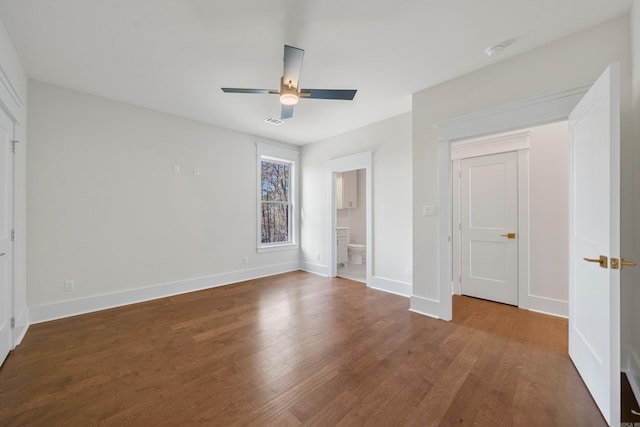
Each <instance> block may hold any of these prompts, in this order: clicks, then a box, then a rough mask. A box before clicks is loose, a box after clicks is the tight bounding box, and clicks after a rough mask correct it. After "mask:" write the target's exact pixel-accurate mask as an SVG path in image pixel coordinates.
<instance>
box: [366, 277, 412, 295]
mask: <svg viewBox="0 0 640 427" xmlns="http://www.w3.org/2000/svg"><path fill="white" fill-rule="evenodd" d="M369 287H370V288H372V289H377V290H379V291H384V292H388V293H390V294H395V295H400V296H403V297H407V298H409V297H410V296H411V292H412V286H411V283H405V282H399V281H397V280H391V279H385V278H384V277H378V276H373V277H372V278H371V283H370V284H369Z"/></svg>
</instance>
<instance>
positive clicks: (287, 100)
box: [280, 92, 300, 105]
mask: <svg viewBox="0 0 640 427" xmlns="http://www.w3.org/2000/svg"><path fill="white" fill-rule="evenodd" d="M299 99H300V98H299V97H298V94H296V93H292V92H285V93H282V94H280V103H281V104H282V105H296V104H297V103H298V100H299Z"/></svg>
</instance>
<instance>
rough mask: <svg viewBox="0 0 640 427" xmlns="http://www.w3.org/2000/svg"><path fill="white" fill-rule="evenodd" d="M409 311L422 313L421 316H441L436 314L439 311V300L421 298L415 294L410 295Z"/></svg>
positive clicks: (437, 317)
mask: <svg viewBox="0 0 640 427" xmlns="http://www.w3.org/2000/svg"><path fill="white" fill-rule="evenodd" d="M409 311H413V312H414V313H418V314H422V315H423V316H429V317H433V318H434V319H440V318H441V317H440V316H439V314H438V313H439V311H440V301H436V300H432V299H429V298H423V297H419V296H416V295H411V303H410V305H409Z"/></svg>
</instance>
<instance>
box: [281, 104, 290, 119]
mask: <svg viewBox="0 0 640 427" xmlns="http://www.w3.org/2000/svg"><path fill="white" fill-rule="evenodd" d="M291 117H293V105H283V106H282V113H280V118H281V119H282V120H284V119H290V118H291Z"/></svg>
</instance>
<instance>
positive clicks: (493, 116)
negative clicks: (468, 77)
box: [426, 82, 593, 320]
mask: <svg viewBox="0 0 640 427" xmlns="http://www.w3.org/2000/svg"><path fill="white" fill-rule="evenodd" d="M592 83H593V82H591V83H589V84H585V85H582V86H578V87H575V88H571V89H567V90H564V91H560V92H556V93H552V94H549V95H543V96H538V97H534V98H529V99H525V100H523V101H518V102H514V103H510V104H506V105H501V106H498V107H494V108H490V109H487V110H483V111H479V112H476V113H472V114H469V115H465V116H460V117H454V118H452V119H449V120H444V121H441V122H439V123H438V124H437V132H438V163H439V164H438V166H439V173H438V181H439V195H438V204H439V210H440V215H439V218H438V235H439V237H438V249H439V251H438V252H439V253H440V260H439V265H438V271H439V274H438V277H439V283H438V299H437V300H433V301H431V302H430V303H429V307H426V308H428V309H429V312H430V314H431V315H433V316H436V317H438V318H440V319H443V320H451V319H452V317H453V309H452V295H451V273H452V245H451V243H452V242H451V239H452V236H453V229H452V220H451V219H452V196H451V189H452V182H451V144H452V143H453V142H456V141H460V140H463V139H469V138H476V137H482V136H486V135H492V134H499V133H502V132H509V131H515V130H518V129H525V128H529V127H534V126H538V125H545V124H549V123H553V122H558V121H562V120H567V119H568V117H569V113H570V112H571V111H572V110H573V108H574V107H575V106H576V105H577V104H578V101H579V100H580V99H581V98H582V97H583V96H584V94H586V93H587V91H588V90H589V88H590V87H591V84H592Z"/></svg>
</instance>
